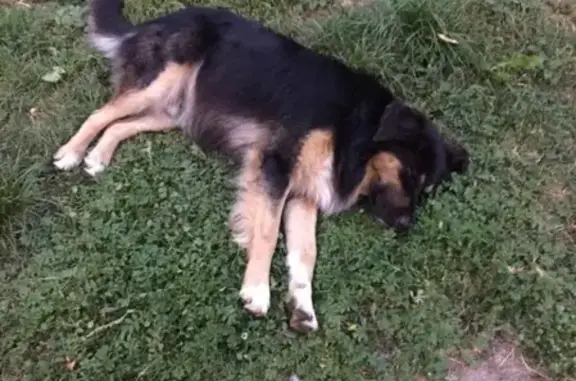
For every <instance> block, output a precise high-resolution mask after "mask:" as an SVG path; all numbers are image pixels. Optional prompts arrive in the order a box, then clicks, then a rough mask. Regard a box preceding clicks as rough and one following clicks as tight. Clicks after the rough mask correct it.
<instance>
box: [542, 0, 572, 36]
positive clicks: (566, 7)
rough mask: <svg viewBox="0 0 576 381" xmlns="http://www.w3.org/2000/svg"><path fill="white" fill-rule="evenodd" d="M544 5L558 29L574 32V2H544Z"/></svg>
mask: <svg viewBox="0 0 576 381" xmlns="http://www.w3.org/2000/svg"><path fill="white" fill-rule="evenodd" d="M545 3H546V5H547V6H548V9H549V10H550V11H551V14H550V18H551V19H552V21H554V23H555V24H556V25H557V26H558V27H560V28H563V29H566V30H569V31H571V32H576V0H546V1H545Z"/></svg>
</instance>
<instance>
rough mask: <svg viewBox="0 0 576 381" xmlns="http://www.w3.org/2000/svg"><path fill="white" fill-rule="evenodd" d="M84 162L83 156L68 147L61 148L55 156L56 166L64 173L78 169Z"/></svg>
mask: <svg viewBox="0 0 576 381" xmlns="http://www.w3.org/2000/svg"><path fill="white" fill-rule="evenodd" d="M81 162H82V154H81V153H80V152H76V151H73V150H70V149H68V148H67V147H66V146H63V147H61V148H60V149H59V150H58V152H56V154H55V155H54V166H55V167H56V168H58V169H61V170H63V171H68V170H70V169H72V168H75V167H77V166H78V165H79V164H80V163H81Z"/></svg>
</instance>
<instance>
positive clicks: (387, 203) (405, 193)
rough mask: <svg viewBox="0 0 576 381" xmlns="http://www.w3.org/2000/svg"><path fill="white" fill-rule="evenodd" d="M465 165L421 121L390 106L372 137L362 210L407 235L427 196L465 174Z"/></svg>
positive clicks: (459, 152)
mask: <svg viewBox="0 0 576 381" xmlns="http://www.w3.org/2000/svg"><path fill="white" fill-rule="evenodd" d="M468 161H469V159H468V152H467V151H466V150H465V149H464V148H463V147H461V146H459V145H458V144H456V143H454V142H450V141H448V140H446V139H445V138H443V137H442V136H441V135H440V134H439V132H438V130H437V128H436V127H435V126H434V125H433V124H432V122H431V121H430V120H428V118H427V117H426V116H425V115H423V114H422V113H421V112H419V111H417V110H415V109H413V108H411V107H409V106H407V105H405V104H403V103H401V102H399V101H394V102H392V103H391V104H389V105H388V106H387V108H386V109H385V111H384V114H383V115H382V117H381V119H380V122H379V126H378V129H377V131H376V134H375V135H374V137H373V149H372V152H371V158H370V160H369V163H368V168H367V171H368V176H367V177H366V178H367V179H369V180H368V184H366V187H365V189H366V191H365V197H364V198H363V202H362V204H363V206H364V208H365V209H366V211H367V212H369V213H370V214H372V215H374V216H375V217H376V218H377V219H378V220H380V221H383V222H385V223H386V224H387V225H389V226H391V227H392V228H394V229H395V230H398V231H405V230H408V229H410V228H411V227H412V225H413V223H414V220H415V213H416V207H417V205H418V204H419V203H420V201H421V200H422V199H423V195H424V194H425V193H426V191H429V190H435V189H436V188H437V187H438V185H440V184H441V183H442V182H443V181H446V180H448V179H449V178H450V174H451V173H453V172H457V173H462V172H465V171H466V169H467V167H468Z"/></svg>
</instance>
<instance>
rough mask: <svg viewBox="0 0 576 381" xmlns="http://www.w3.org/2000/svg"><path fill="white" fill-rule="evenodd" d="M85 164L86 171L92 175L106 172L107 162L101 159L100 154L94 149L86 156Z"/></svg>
mask: <svg viewBox="0 0 576 381" xmlns="http://www.w3.org/2000/svg"><path fill="white" fill-rule="evenodd" d="M84 164H85V165H86V167H85V168H84V171H85V172H86V173H88V174H89V175H90V176H96V175H97V174H99V173H101V172H104V170H105V169H106V167H107V164H106V163H104V162H103V160H101V159H100V157H99V155H98V154H97V153H96V152H94V151H92V152H90V153H89V154H88V156H86V157H85V158H84Z"/></svg>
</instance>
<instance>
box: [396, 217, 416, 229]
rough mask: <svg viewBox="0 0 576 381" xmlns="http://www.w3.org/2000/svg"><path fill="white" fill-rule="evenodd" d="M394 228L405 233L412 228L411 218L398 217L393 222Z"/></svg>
mask: <svg viewBox="0 0 576 381" xmlns="http://www.w3.org/2000/svg"><path fill="white" fill-rule="evenodd" d="M394 228H395V229H396V230H398V231H406V230H410V229H411V228H412V218H410V216H400V217H398V218H397V219H396V221H394Z"/></svg>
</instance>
